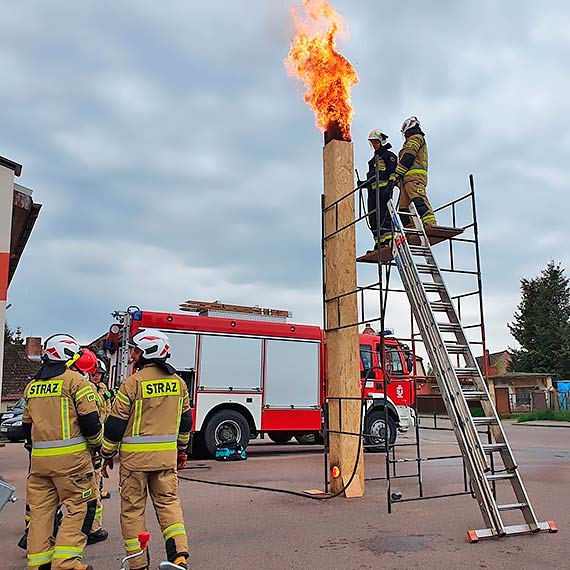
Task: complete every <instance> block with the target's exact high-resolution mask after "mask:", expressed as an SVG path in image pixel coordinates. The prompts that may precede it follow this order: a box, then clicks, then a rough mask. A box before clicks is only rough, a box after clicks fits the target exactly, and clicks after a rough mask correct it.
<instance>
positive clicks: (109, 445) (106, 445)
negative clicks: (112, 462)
mask: <svg viewBox="0 0 570 570" xmlns="http://www.w3.org/2000/svg"><path fill="white" fill-rule="evenodd" d="M102 445H103V451H106V452H107V451H108V452H113V451H115V450H116V449H117V447H119V443H118V442H116V441H109V440H108V439H105V438H103V444H102Z"/></svg>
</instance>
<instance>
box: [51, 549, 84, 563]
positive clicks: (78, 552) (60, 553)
mask: <svg viewBox="0 0 570 570" xmlns="http://www.w3.org/2000/svg"><path fill="white" fill-rule="evenodd" d="M53 558H54V560H55V559H60V558H83V548H79V547H77V546H56V547H55V549H54V553H53Z"/></svg>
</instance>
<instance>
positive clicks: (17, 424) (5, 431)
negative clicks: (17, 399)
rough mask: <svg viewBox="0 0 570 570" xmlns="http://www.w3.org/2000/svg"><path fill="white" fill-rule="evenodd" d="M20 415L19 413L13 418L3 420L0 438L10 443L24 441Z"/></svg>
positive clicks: (0, 426) (0, 427)
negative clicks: (4, 438)
mask: <svg viewBox="0 0 570 570" xmlns="http://www.w3.org/2000/svg"><path fill="white" fill-rule="evenodd" d="M22 415H23V412H21V413H20V414H18V415H15V416H14V417H12V418H10V419H7V420H4V421H3V422H2V423H1V424H0V436H2V437H6V438H8V439H9V440H10V441H12V442H17V441H24V439H25V436H24V430H23V429H22Z"/></svg>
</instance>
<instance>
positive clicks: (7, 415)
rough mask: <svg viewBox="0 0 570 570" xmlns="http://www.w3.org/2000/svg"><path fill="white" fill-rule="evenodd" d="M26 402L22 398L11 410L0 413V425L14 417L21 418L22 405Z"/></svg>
mask: <svg viewBox="0 0 570 570" xmlns="http://www.w3.org/2000/svg"><path fill="white" fill-rule="evenodd" d="M25 403H26V401H25V400H24V398H20V399H19V400H18V401H17V402H16V403H15V404H14V405H13V406H12V407H11V408H9V409H8V410H7V411H5V412H0V424H2V422H3V421H4V420H11V419H12V418H14V417H16V416H21V415H22V414H23V413H24V405H25Z"/></svg>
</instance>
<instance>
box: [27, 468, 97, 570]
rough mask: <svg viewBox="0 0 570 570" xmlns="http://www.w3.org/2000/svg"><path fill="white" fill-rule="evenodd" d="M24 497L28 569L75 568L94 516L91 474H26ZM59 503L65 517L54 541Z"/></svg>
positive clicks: (80, 557) (94, 501)
mask: <svg viewBox="0 0 570 570" xmlns="http://www.w3.org/2000/svg"><path fill="white" fill-rule="evenodd" d="M26 498H27V501H28V504H29V505H30V525H29V528H28V569H29V570H43V569H44V568H51V570H71V569H73V568H75V567H76V566H77V565H78V563H79V561H80V560H81V559H82V558H83V549H84V547H85V544H86V542H87V535H88V534H89V531H90V530H91V525H92V524H93V517H94V516H95V508H96V503H97V501H96V499H95V479H94V476H93V472H92V471H84V472H80V473H73V474H71V475H65V476H60V477H41V476H39V475H34V474H30V475H28V484H27V487H26ZM59 504H61V505H63V506H64V507H65V515H64V516H63V520H62V522H61V526H60V527H59V530H58V531H57V537H56V538H54V536H53V521H54V516H55V514H56V511H57V507H58V505H59ZM50 564H51V566H50Z"/></svg>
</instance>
